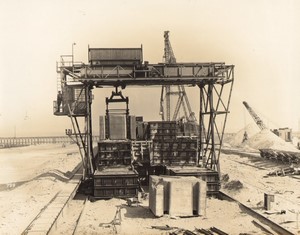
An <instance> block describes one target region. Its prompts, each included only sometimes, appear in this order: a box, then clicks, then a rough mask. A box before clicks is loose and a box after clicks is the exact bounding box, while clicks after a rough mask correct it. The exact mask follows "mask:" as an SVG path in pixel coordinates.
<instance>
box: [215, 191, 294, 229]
mask: <svg viewBox="0 0 300 235" xmlns="http://www.w3.org/2000/svg"><path fill="white" fill-rule="evenodd" d="M219 196H220V198H222V199H226V200H229V201H234V202H236V203H238V205H239V206H240V207H241V208H243V209H245V210H246V211H247V213H248V214H249V215H251V216H253V217H255V218H257V219H258V220H259V221H260V222H262V223H264V224H266V225H268V226H269V227H270V228H272V229H273V230H274V231H275V232H276V233H278V234H282V235H293V234H294V233H292V232H290V231H288V230H287V229H285V228H283V227H282V226H280V225H279V224H277V223H275V222H274V221H272V220H270V219H268V218H266V217H265V216H263V215H261V214H260V213H258V212H256V211H254V210H252V209H251V208H250V207H248V206H246V205H245V204H243V203H241V202H239V201H237V200H236V199H234V198H233V197H231V196H229V195H227V194H226V193H224V192H222V191H219Z"/></svg>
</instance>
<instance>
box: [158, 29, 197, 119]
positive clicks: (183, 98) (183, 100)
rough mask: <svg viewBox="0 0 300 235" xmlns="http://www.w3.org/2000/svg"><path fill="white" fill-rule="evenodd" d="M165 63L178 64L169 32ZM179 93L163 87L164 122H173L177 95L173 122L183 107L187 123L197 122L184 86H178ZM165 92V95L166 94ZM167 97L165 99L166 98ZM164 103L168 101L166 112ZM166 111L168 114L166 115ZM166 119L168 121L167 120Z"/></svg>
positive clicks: (166, 36)
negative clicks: (174, 99) (173, 104)
mask: <svg viewBox="0 0 300 235" xmlns="http://www.w3.org/2000/svg"><path fill="white" fill-rule="evenodd" d="M164 44H165V47H164V56H163V58H164V63H165V64H176V58H175V55H174V52H173V49H172V46H171V42H170V40H169V31H165V32H164ZM177 88H178V91H171V86H170V85H165V86H162V92H161V98H160V115H161V117H162V120H163V121H171V98H170V96H171V95H177V96H178V100H177V104H176V107H175V110H174V114H173V119H172V120H173V121H176V120H177V119H178V115H179V110H180V108H181V107H183V109H184V116H185V118H186V120H187V121H190V122H195V123H196V121H197V120H196V117H195V114H194V112H192V109H191V105H190V103H189V100H188V97H187V94H186V92H185V88H184V86H183V85H178V86H177ZM164 90H165V94H164ZM164 95H165V97H164ZM164 101H166V110H165V109H164ZM165 111H166V113H164V112H165ZM165 118H166V120H165Z"/></svg>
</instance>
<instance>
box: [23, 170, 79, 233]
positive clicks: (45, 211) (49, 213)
mask: <svg viewBox="0 0 300 235" xmlns="http://www.w3.org/2000/svg"><path fill="white" fill-rule="evenodd" d="M81 170H82V165H81V164H79V165H78V166H77V167H76V168H75V169H74V173H73V174H72V176H71V177H70V179H69V182H68V187H66V188H65V189H64V190H61V191H59V192H57V193H56V194H55V195H54V196H53V197H52V198H51V200H50V201H49V202H48V203H47V204H46V205H45V206H44V207H43V208H42V209H41V210H40V212H39V213H38V214H37V215H36V216H35V217H34V219H33V220H32V221H31V222H30V223H29V225H28V226H27V227H26V228H25V229H24V231H23V232H22V233H21V234H22V235H25V234H37V233H38V234H56V233H55V230H56V229H57V223H58V222H59V220H60V218H61V217H62V216H63V214H64V212H65V210H66V209H67V206H68V204H69V203H70V201H71V200H72V199H73V198H74V196H75V195H76V193H77V190H78V188H79V186H80V183H81V178H82V174H81V173H80V172H81Z"/></svg>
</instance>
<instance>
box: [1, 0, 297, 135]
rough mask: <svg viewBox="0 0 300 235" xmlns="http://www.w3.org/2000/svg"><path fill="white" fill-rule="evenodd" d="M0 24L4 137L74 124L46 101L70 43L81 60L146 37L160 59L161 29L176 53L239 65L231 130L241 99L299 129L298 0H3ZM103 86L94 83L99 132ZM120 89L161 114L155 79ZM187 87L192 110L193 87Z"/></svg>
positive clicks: (239, 118)
mask: <svg viewBox="0 0 300 235" xmlns="http://www.w3.org/2000/svg"><path fill="white" fill-rule="evenodd" d="M0 30H1V32H0V69H1V74H0V91H1V93H0V137H1V136H2V137H3V136H14V135H16V136H46V135H64V129H65V128H70V127H71V122H70V120H69V119H68V118H67V117H56V116H54V115H53V107H52V106H53V100H55V99H56V92H57V83H56V61H58V60H59V58H60V55H62V54H71V51H72V50H71V49H72V43H73V42H76V46H75V47H74V54H75V60H76V61H83V62H87V50H88V45H90V47H140V45H141V44H143V52H144V55H143V57H144V60H147V61H149V62H150V63H159V62H162V56H163V48H164V38H163V32H164V31H165V30H169V31H170V40H171V44H172V47H173V51H174V53H175V56H176V58H177V61H178V62H225V63H226V64H234V65H235V83H234V88H233V94H232V100H231V106H230V110H231V113H230V114H229V117H228V125H227V128H226V130H227V131H229V132H232V131H238V130H239V129H241V128H243V127H244V126H245V124H246V123H249V122H251V117H250V116H249V114H248V113H247V112H246V111H245V108H244V106H243V104H242V101H244V100H245V101H247V102H248V103H249V104H250V106H252V107H253V108H254V109H255V110H256V111H257V112H258V113H259V114H260V115H261V116H263V117H264V118H266V120H267V122H268V124H269V122H270V125H271V123H273V124H274V125H275V127H277V128H278V127H286V126H287V127H291V128H293V129H294V130H298V120H299V118H300V73H299V68H300V1H297V0H294V1H292V0H269V1H264V0H249V1H242V0H226V1H225V0H224V1H221V0H207V1H204V0H182V1H174V0H164V1H159V0H151V1H141V0H123V1H122V0H115V1H110V0H107V1H105V0H101V1H99V0H97V1H77V0H72V1H63V0H57V1H55V0H54V1H53V0H51V1H50V0H49V1H46V0H45V1H40V0H35V1H31V0H24V1H13V0H10V1H4V0H0ZM103 92H104V93H103ZM100 93H101V94H102V95H101V94H100ZM109 93H110V91H102V90H101V91H99V89H98V90H97V91H95V100H94V104H93V115H94V120H93V125H94V132H95V133H98V129H97V128H98V116H99V115H103V114H104V109H105V107H104V106H103V104H104V97H105V95H109ZM123 94H125V95H128V96H129V98H130V110H131V114H133V115H134V114H135V115H144V117H145V119H146V120H154V119H157V120H158V119H159V115H158V113H159V98H160V97H159V96H160V89H159V88H155V89H152V88H134V89H128V90H127V89H126V90H125V91H124V92H123ZM188 95H189V99H190V102H191V103H192V106H193V108H194V109H195V111H196V112H197V111H198V110H199V107H197V106H198V105H197V102H196V101H198V100H199V93H198V90H192V91H191V92H190V93H189V94H188Z"/></svg>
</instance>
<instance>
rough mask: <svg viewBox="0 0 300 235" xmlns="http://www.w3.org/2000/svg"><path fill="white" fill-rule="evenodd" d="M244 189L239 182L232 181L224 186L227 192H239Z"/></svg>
mask: <svg viewBox="0 0 300 235" xmlns="http://www.w3.org/2000/svg"><path fill="white" fill-rule="evenodd" d="M243 187H244V185H243V183H242V182H241V181H239V180H232V181H230V182H228V183H227V184H225V185H224V188H226V189H228V190H240V189H242V188H243Z"/></svg>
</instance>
